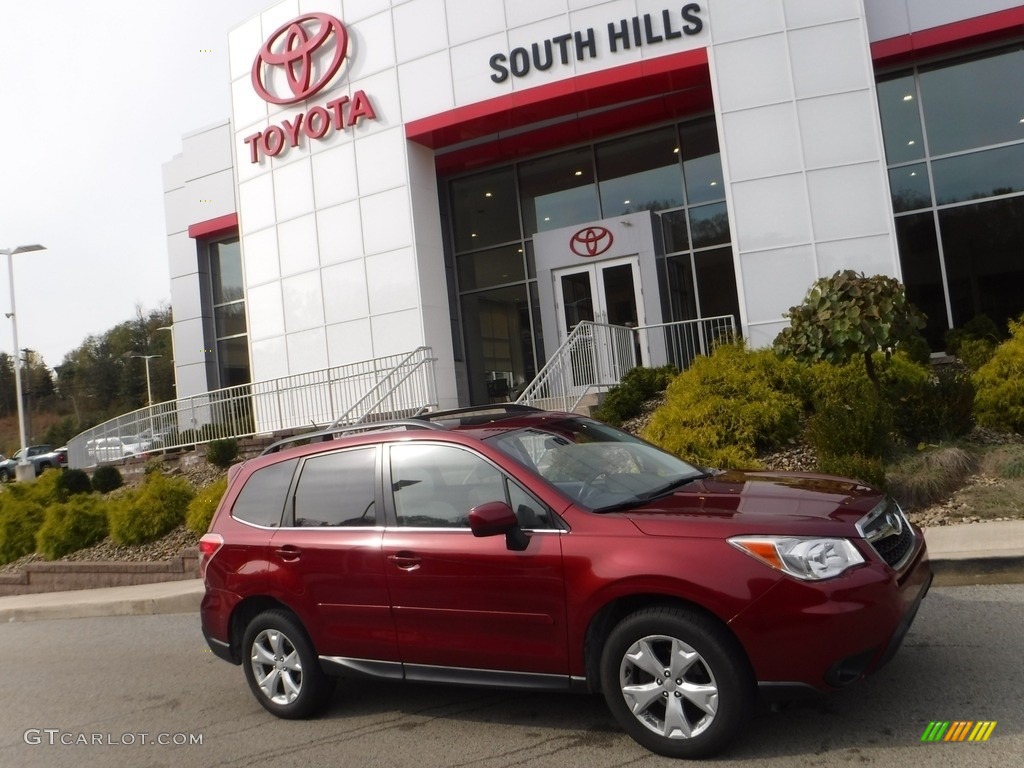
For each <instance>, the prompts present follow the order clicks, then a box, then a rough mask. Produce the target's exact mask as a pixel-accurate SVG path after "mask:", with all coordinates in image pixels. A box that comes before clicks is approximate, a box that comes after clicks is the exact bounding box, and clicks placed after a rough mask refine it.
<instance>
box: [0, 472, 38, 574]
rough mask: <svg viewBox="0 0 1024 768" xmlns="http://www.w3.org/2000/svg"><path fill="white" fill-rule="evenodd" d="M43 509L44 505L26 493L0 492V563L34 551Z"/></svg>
mask: <svg viewBox="0 0 1024 768" xmlns="http://www.w3.org/2000/svg"><path fill="white" fill-rule="evenodd" d="M12 490H13V489H12ZM44 510H45V506H44V505H43V504H40V503H39V502H38V501H36V500H35V499H33V498H31V497H30V496H29V495H28V494H18V493H2V494H0V564H3V563H10V562H12V561H14V560H17V559H18V558H19V557H22V556H24V555H27V554H29V553H30V552H35V549H36V531H38V530H39V526H41V525H42V524H43V512H44Z"/></svg>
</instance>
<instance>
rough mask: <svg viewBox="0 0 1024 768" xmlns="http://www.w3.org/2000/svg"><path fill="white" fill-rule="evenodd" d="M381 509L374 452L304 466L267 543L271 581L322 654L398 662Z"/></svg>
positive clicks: (341, 454)
mask: <svg viewBox="0 0 1024 768" xmlns="http://www.w3.org/2000/svg"><path fill="white" fill-rule="evenodd" d="M381 507H382V492H381V485H380V448H379V446H376V445H371V446H363V447H357V448H351V449H347V450H341V451H332V452H330V453H321V454H316V455H313V456H308V457H306V458H305V459H304V460H303V461H302V463H301V466H300V467H299V471H298V476H297V480H296V481H295V484H294V487H293V489H292V493H291V497H290V508H289V509H287V510H286V511H285V517H284V521H283V523H284V524H283V525H282V527H281V528H280V529H279V530H278V531H276V532H275V533H274V535H273V538H272V539H271V542H270V554H269V560H270V563H271V567H270V581H271V585H272V586H271V589H272V593H273V594H274V596H275V597H276V598H278V599H279V600H281V601H282V602H284V603H285V604H286V605H289V606H291V607H292V608H293V609H294V610H295V611H296V613H298V615H299V617H300V619H301V620H302V622H303V624H304V625H305V626H306V629H307V631H308V632H309V634H310V637H311V638H312V640H313V644H314V646H315V647H316V649H317V652H318V653H319V654H321V655H324V656H333V657H343V658H346V659H374V660H383V661H393V662H397V661H398V649H397V644H396V642H395V626H394V622H393V621H392V618H391V608H390V605H389V602H388V590H387V581H386V578H385V574H384V560H383V555H382V553H381V538H382V535H383V527H382V524H381V523H382V521H383V512H382V511H381Z"/></svg>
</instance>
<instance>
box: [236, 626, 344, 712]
mask: <svg viewBox="0 0 1024 768" xmlns="http://www.w3.org/2000/svg"><path fill="white" fill-rule="evenodd" d="M242 647H243V648H244V649H245V654H246V658H245V660H244V661H243V662H242V666H243V667H244V669H245V679H246V681H247V682H248V683H249V688H250V689H251V690H252V692H253V695H254V696H255V697H256V700H257V701H259V703H260V704H262V705H263V708H264V709H266V710H267V711H268V712H270V713H271V714H274V715H276V716H277V717H281V718H284V719H287V720H293V719H299V718H304V717H310V716H311V715H314V714H316V713H317V712H318V711H319V710H321V709H322V708H323V707H324V706H325V705H326V704H327V701H328V700H329V699H330V697H331V693H332V692H333V691H334V681H333V680H332V679H331V678H329V677H327V676H326V675H325V674H324V672H323V670H322V669H320V663H319V661H318V659H317V656H316V652H315V651H314V650H313V644H312V643H311V642H310V640H309V638H308V637H307V635H306V633H305V631H304V630H303V629H302V627H301V626H300V624H299V623H298V621H296V620H295V618H294V617H293V616H292V615H291V614H289V613H287V612H286V611H279V610H274V611H265V612H264V613H261V614H260V615H258V616H257V617H256V618H255V619H253V620H252V621H251V622H249V626H248V627H246V630H245V637H244V640H243V645H242Z"/></svg>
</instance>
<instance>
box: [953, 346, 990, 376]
mask: <svg viewBox="0 0 1024 768" xmlns="http://www.w3.org/2000/svg"><path fill="white" fill-rule="evenodd" d="M995 353H996V343H995V342H994V341H989V340H988V339H964V340H963V341H962V342H960V351H959V352H957V357H958V358H960V360H961V362H963V364H964V365H966V366H967V367H968V368H970V369H971V370H972V371H978V370H980V369H981V367H982V366H983V365H985V363H987V362H988V361H989V360H991V359H992V355H994V354H995Z"/></svg>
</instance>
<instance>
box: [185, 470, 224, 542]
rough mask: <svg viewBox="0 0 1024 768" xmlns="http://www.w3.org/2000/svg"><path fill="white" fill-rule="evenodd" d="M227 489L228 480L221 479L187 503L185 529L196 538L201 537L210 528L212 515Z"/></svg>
mask: <svg viewBox="0 0 1024 768" xmlns="http://www.w3.org/2000/svg"><path fill="white" fill-rule="evenodd" d="M227 489H228V479H227V478H226V477H222V478H221V479H220V480H218V481H217V482H215V483H213V484H211V485H208V486H206V487H205V488H203V489H202V490H201V491H199V493H197V494H196V497H195V498H194V499H192V501H190V502H189V505H188V512H187V514H186V515H185V527H186V528H188V529H189V530H190V531H192V533H194V534H195V535H196V536H202V535H203V534H204V533H206V531H207V530H208V529H209V527H210V521H211V520H212V519H213V513H214V512H216V511H217V505H218V504H220V500H221V498H222V497H223V496H224V492H225V491H226V490H227Z"/></svg>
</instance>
